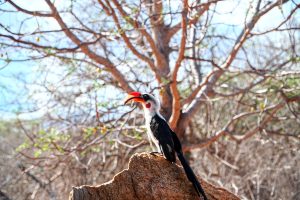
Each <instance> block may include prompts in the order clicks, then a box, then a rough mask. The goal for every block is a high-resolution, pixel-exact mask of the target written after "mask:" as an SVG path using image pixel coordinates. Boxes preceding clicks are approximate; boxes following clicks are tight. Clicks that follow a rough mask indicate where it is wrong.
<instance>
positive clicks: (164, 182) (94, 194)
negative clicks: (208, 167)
mask: <svg viewBox="0 0 300 200" xmlns="http://www.w3.org/2000/svg"><path fill="white" fill-rule="evenodd" d="M198 180H199V181H200V183H201V185H202V187H203V189H204V191H205V193H206V195H207V197H208V199H209V200H219V199H220V200H221V199H222V200H239V198H238V197H237V196H235V195H234V194H232V193H230V192H228V191H227V190H225V189H222V188H218V187H216V186H213V185H211V184H209V183H207V182H205V181H203V180H202V179H200V178H198ZM69 199H70V200H98V199H99V200H100V199H101V200H127V199H128V200H134V199H140V200H148V199H149V200H150V199H151V200H153V199H162V200H167V199H172V200H183V199H184V200H189V199H190V200H195V199H199V198H198V196H197V194H196V192H195V190H194V188H193V186H192V184H191V183H190V182H189V181H188V179H187V178H186V176H185V173H184V171H183V169H182V167H180V166H179V165H177V164H172V163H170V162H169V161H167V160H165V159H164V158H163V157H162V156H153V155H151V154H148V153H139V154H135V155H133V156H132V157H131V158H130V161H129V167H128V169H125V170H123V171H121V172H120V173H118V174H116V175H115V176H114V178H113V179H112V180H111V181H109V182H106V183H103V184H101V185H99V186H88V185H84V186H80V187H73V190H72V191H71V193H70V197H69Z"/></svg>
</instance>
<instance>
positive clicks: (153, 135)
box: [124, 92, 207, 200]
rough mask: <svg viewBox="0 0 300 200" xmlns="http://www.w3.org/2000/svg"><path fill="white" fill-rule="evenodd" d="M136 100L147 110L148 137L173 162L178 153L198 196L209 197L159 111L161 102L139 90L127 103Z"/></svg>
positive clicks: (205, 199) (174, 134) (129, 96)
mask: <svg viewBox="0 0 300 200" xmlns="http://www.w3.org/2000/svg"><path fill="white" fill-rule="evenodd" d="M130 101H135V102H139V103H141V104H142V106H143V108H144V112H145V119H146V127H147V134H148V138H149V140H150V143H151V141H152V142H153V143H154V144H155V146H156V147H157V149H158V152H161V153H162V154H163V155H164V157H165V158H166V159H167V160H168V161H170V162H171V163H175V162H176V156H175V153H176V154H177V156H178V158H179V160H180V162H181V164H182V166H183V169H184V171H185V174H186V176H187V178H188V179H189V181H190V182H192V184H193V186H194V188H195V190H196V192H197V194H198V196H199V197H200V196H201V195H202V196H203V198H204V200H207V197H206V195H205V193H204V190H203V189H202V187H201V185H200V183H199V181H198V180H197V177H196V175H195V174H194V172H193V170H192V169H191V167H190V166H189V164H188V162H187V161H186V159H185V158H184V156H183V153H182V147H181V143H180V141H179V139H178V137H177V135H176V133H174V132H173V131H172V129H171V128H170V127H169V125H168V123H167V122H166V120H165V119H164V118H163V116H161V114H160V113H159V110H160V102H159V100H157V99H156V98H155V97H154V96H153V95H151V94H141V93H139V92H131V93H129V95H128V96H127V98H126V99H125V103H124V104H126V103H127V102H130Z"/></svg>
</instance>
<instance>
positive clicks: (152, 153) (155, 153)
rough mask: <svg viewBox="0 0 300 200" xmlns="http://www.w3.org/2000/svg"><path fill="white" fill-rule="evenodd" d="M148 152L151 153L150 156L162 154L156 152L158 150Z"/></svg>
mask: <svg viewBox="0 0 300 200" xmlns="http://www.w3.org/2000/svg"><path fill="white" fill-rule="evenodd" d="M150 154H151V155H152V156H161V155H162V154H161V153H160V152H158V151H152V152H150Z"/></svg>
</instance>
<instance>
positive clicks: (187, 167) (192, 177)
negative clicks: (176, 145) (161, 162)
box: [177, 152, 207, 200]
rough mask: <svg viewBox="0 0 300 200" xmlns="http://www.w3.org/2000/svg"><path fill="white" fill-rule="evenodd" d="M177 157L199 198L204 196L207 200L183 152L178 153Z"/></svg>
mask: <svg viewBox="0 0 300 200" xmlns="http://www.w3.org/2000/svg"><path fill="white" fill-rule="evenodd" d="M177 156H178V158H179V160H180V162H181V165H182V166H183V169H184V171H185V174H186V176H187V178H188V179H189V181H190V182H192V184H193V186H194V188H195V190H196V192H197V194H198V196H199V197H200V196H201V195H202V196H203V198H204V200H207V197H206V195H205V193H204V190H203V188H202V187H201V185H200V183H199V181H198V179H197V177H196V175H195V174H194V172H193V170H192V168H191V167H190V165H189V164H188V162H187V161H186V159H185V158H184V156H183V153H182V152H177Z"/></svg>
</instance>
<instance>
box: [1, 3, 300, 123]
mask: <svg viewBox="0 0 300 200" xmlns="http://www.w3.org/2000/svg"><path fill="white" fill-rule="evenodd" d="M14 2H15V3H16V4H17V5H20V6H21V7H24V8H25V9H28V10H32V11H35V10H39V11H41V10H43V11H48V10H49V9H48V6H47V5H46V4H45V3H44V1H43V0H30V1H29V0H28V1H25V0H15V1H14ZM33 2H34V3H33ZM66 2H67V1H58V0H57V1H56V2H55V3H56V5H57V4H58V6H60V7H64V6H66V5H65V4H66ZM249 2H251V1H237V0H227V1H224V2H220V3H219V4H218V6H217V11H218V13H220V14H219V16H216V18H215V19H214V20H215V23H230V24H234V25H237V26H241V27H242V26H243V23H244V21H243V20H241V19H244V18H245V8H247V7H248V4H249ZM295 2H298V3H299V2H300V1H295ZM237 6H238V7H239V9H234V8H235V7H237ZM0 7H1V8H2V9H7V8H10V7H9V6H7V5H6V4H5V5H0ZM287 7H288V6H287ZM232 10H234V12H232ZM282 15H284V10H280V9H274V11H273V12H272V13H271V14H270V15H268V16H267V17H264V18H263V19H262V21H261V22H260V23H259V24H258V25H257V27H256V28H257V29H268V27H270V26H272V25H273V23H274V22H276V21H279V20H280V19H281V18H282ZM298 15H299V14H298ZM25 17H27V16H25V15H24V14H22V13H19V14H18V15H17V19H16V16H15V15H11V14H2V15H1V14H0V23H1V24H9V25H10V26H11V27H12V28H17V26H16V24H17V23H18V21H19V20H20V19H23V18H25ZM299 17H300V16H299ZM27 26H28V28H29V29H30V28H31V27H30V26H31V25H30V24H27ZM47 26H48V28H49V29H50V28H54V29H55V28H57V23H56V22H55V21H54V20H53V21H51V20H50V21H48V24H47ZM2 31H3V30H1V27H0V33H1V32H2ZM0 54H1V55H2V58H3V57H5V55H6V54H7V52H5V51H3V48H0ZM9 54H10V56H11V58H19V57H22V56H23V55H22V53H21V52H9ZM6 64H7V63H6V62H5V61H3V60H0V115H1V117H2V118H11V117H14V116H15V115H14V113H15V112H17V111H20V110H22V109H21V108H20V107H19V105H18V104H15V102H20V104H21V105H22V106H24V108H28V107H30V102H27V99H26V94H27V93H28V90H30V88H27V89H25V88H24V87H23V85H22V82H23V81H24V80H25V81H26V82H32V81H34V79H35V78H36V77H35V76H34V74H35V70H36V67H37V66H38V65H39V64H41V63H36V62H33V61H27V62H11V63H9V65H8V66H6V67H3V66H5V65H6ZM29 87H30V86H29ZM24 108H23V109H24ZM30 116H31V117H32V113H31V114H30Z"/></svg>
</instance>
